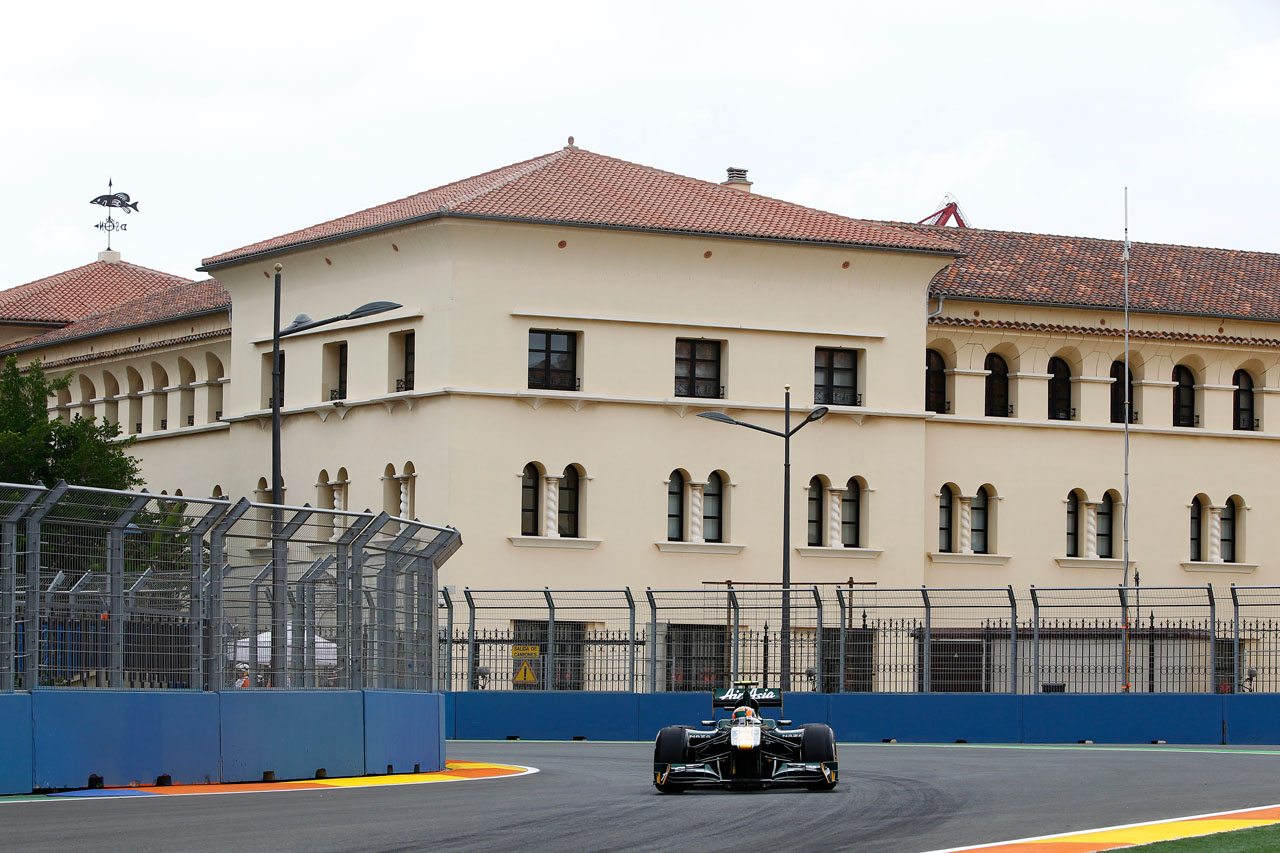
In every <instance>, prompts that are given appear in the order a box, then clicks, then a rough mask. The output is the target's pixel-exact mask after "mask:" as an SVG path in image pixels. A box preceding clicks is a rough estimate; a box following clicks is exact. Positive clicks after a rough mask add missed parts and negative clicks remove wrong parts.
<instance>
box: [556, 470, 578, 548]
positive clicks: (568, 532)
mask: <svg viewBox="0 0 1280 853" xmlns="http://www.w3.org/2000/svg"><path fill="white" fill-rule="evenodd" d="M579 486H580V482H579V477H578V469H577V468H576V467H575V466H573V465H570V466H569V467H567V468H565V469H564V475H563V476H562V477H561V478H560V493H559V510H560V512H559V519H558V525H559V530H560V535H561V536H568V537H570V538H577V536H578V529H579V517H578V498H579V496H580V489H579Z"/></svg>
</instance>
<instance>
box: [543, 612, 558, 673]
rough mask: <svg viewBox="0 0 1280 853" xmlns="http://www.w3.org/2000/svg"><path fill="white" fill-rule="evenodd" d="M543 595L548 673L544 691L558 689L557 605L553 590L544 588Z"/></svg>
mask: <svg viewBox="0 0 1280 853" xmlns="http://www.w3.org/2000/svg"><path fill="white" fill-rule="evenodd" d="M542 589H543V592H542V595H543V597H544V598H546V599H547V672H546V675H544V676H543V677H544V678H545V679H546V686H545V687H544V688H543V689H544V690H555V689H556V676H555V673H556V603H555V601H553V600H552V598H551V590H550V589H549V588H547V587H543V588H542Z"/></svg>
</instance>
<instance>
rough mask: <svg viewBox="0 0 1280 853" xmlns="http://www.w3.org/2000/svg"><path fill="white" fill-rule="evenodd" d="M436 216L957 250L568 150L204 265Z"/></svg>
mask: <svg viewBox="0 0 1280 853" xmlns="http://www.w3.org/2000/svg"><path fill="white" fill-rule="evenodd" d="M441 217H459V218H474V219H489V220H500V221H510V222H530V223H544V224H556V225H575V226H581V227H588V228H591V227H595V228H617V229H623V230H628V231H650V232H657V233H664V234H696V235H706V236H714V237H731V238H733V237H736V238H742V239H754V240H776V241H779V242H787V243H808V244H817V245H847V246H857V247H865V248H875V249H890V250H896V251H910V252H926V253H931V254H946V255H954V254H956V253H957V252H956V249H955V246H954V245H953V244H952V243H950V242H948V238H946V237H945V236H943V235H934V234H918V233H913V232H908V231H904V230H903V229H900V228H897V227H896V226H891V225H887V224H885V223H877V222H866V221H863V220H859V219H851V218H849V217H846V216H839V215H837V214H834V213H827V212H826V211H822V210H815V209H813V208H810V207H802V206H801V205H797V204H792V203H790V202H786V201H780V200H778V199H775V198H769V197H768V196H763V195H757V194H755V193H751V192H745V191H743V190H739V189H733V188H732V187H729V186H724V185H721V184H715V183H711V182H709V181H700V180H697V179H695V178H688V177H685V176H683V175H677V174H674V173H672V172H664V171H661V170H659V169H653V168H650V167H649V166H641V165H638V164H636V163H629V162H627V161H625V160H618V159H615V158H613V157H606V156H604V155H601V154H595V153H592V152H590V151H586V150H584V149H582V148H577V147H575V146H573V145H569V146H566V147H565V148H563V149H561V150H559V151H555V152H552V153H550V154H546V155H543V156H541V157H535V158H533V159H532V160H526V161H524V162H523V163H516V164H513V165H511V166H504V167H503V168H501V169H495V170H494V171H492V172H485V173H484V174H482V175H476V176H475V177H471V178H466V179H465V180H461V181H457V182H455V183H452V184H446V185H445V186H443V187H437V188H436V189H433V190H427V191H426V192H422V193H418V194H417V195H412V196H409V197H408V198H403V199H400V200H399V201H393V202H390V203H388V204H383V205H379V206H377V207H371V208H369V209H368V210H362V211H360V212H358V213H353V214H351V215H349V216H343V217H341V218H339V219H334V220H332V221H330V222H324V223H321V224H319V225H313V226H311V227H310V228H303V229H302V230H300V231H294V232H291V233H289V234H284V235H281V236H279V237H273V238H271V239H270V240H263V241H261V242H258V243H253V244H251V245H249V246H244V247H242V248H239V249H234V250H232V251H230V252H223V253H222V254H220V255H214V256H213V257H210V258H205V260H204V266H203V267H201V269H202V270H211V269H216V268H218V267H221V266H226V265H228V264H231V263H235V262H238V261H243V260H247V259H249V258H255V257H261V256H266V255H272V254H275V253H278V252H282V251H285V250H289V249H297V248H302V247H306V246H311V245H316V244H320V243H327V242H331V241H333V240H337V239H341V238H345V237H352V236H356V235H359V234H366V233H370V232H373V231H379V230H383V229H387V228H394V227H397V226H402V225H408V224H410V223H414V222H422V221H425V220H429V219H436V218H441Z"/></svg>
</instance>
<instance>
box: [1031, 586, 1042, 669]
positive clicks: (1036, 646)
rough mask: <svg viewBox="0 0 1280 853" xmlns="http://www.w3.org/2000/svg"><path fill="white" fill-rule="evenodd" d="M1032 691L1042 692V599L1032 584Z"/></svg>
mask: <svg viewBox="0 0 1280 853" xmlns="http://www.w3.org/2000/svg"><path fill="white" fill-rule="evenodd" d="M1031 692H1032V693H1039V692H1040V599H1039V598H1038V597H1037V595H1036V585H1035V584H1032V585H1031Z"/></svg>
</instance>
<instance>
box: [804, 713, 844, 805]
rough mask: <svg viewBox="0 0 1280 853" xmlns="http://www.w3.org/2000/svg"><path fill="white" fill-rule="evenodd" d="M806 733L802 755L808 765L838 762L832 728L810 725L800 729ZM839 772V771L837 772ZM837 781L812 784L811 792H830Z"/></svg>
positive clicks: (810, 786) (819, 724) (815, 724)
mask: <svg viewBox="0 0 1280 853" xmlns="http://www.w3.org/2000/svg"><path fill="white" fill-rule="evenodd" d="M800 729H801V731H803V732H804V739H803V740H802V741H801V748H800V750H801V751H800V755H801V757H802V758H803V760H804V761H805V762H806V763H819V762H821V763H824V764H830V763H834V762H835V761H836V735H835V732H833V731H832V730H831V727H830V726H828V725H824V724H823V723H808V724H806V725H803V726H801V727H800ZM836 772H838V771H836ZM836 781H837V780H836V779H832V780H831V781H830V782H827V781H825V780H824V781H822V782H812V783H810V784H809V786H808V787H809V790H811V791H830V790H831V789H832V788H834V787H835V786H836Z"/></svg>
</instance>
